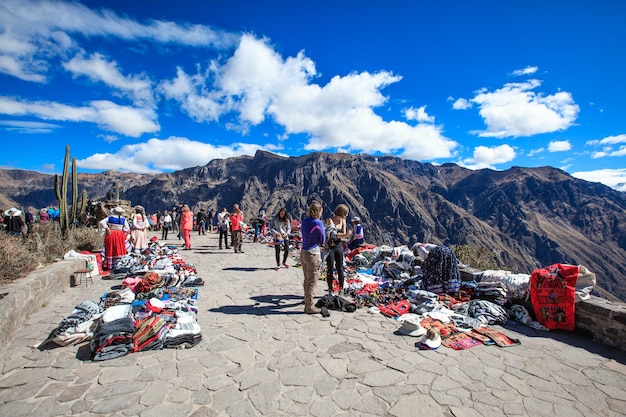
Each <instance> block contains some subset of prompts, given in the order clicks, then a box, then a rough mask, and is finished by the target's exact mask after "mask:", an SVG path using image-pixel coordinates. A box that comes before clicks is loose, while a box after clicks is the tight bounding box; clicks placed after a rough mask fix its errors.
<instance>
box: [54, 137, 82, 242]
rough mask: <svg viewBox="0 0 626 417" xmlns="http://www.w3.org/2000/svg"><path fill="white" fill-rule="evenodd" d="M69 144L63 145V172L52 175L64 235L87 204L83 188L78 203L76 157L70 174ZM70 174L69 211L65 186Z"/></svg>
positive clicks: (74, 223)
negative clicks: (70, 195)
mask: <svg viewBox="0 0 626 417" xmlns="http://www.w3.org/2000/svg"><path fill="white" fill-rule="evenodd" d="M69 165H70V146H69V145H66V146H65V161H64V163H63V174H62V175H61V176H60V177H59V176H58V175H55V176H54V191H55V193H56V197H57V201H58V202H59V226H60V227H61V232H62V233H63V235H66V234H67V232H68V230H69V229H71V228H73V227H74V226H75V225H76V220H78V218H79V217H80V215H81V214H82V213H83V212H84V211H85V207H86V206H87V191H85V190H83V193H82V195H81V202H80V205H79V204H78V172H77V170H76V158H73V159H72V172H71V174H70V168H69ZM70 175H71V176H72V201H71V203H72V205H71V212H70V211H69V209H70V208H69V207H68V204H67V188H68V185H67V184H68V181H69V177H70Z"/></svg>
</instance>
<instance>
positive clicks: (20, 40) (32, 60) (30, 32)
mask: <svg viewBox="0 0 626 417" xmlns="http://www.w3.org/2000/svg"><path fill="white" fill-rule="evenodd" d="M0 32H2V36H1V37H0V72H4V73H6V74H9V75H12V76H14V77H17V78H20V79H22V80H25V81H34V82H44V81H45V80H46V76H47V72H48V68H49V64H48V60H49V59H50V57H53V56H57V57H61V58H62V57H63V56H64V55H65V54H67V53H68V52H70V51H71V50H73V49H75V48H77V47H78V44H79V42H80V40H82V39H84V38H89V37H96V36H100V37H106V36H112V37H116V38H118V39H122V40H126V41H133V40H137V39H147V40H150V41H151V42H157V43H167V44H180V45H186V46H190V47H200V48H231V47H233V46H234V45H236V43H237V40H238V37H239V36H238V35H236V34H233V33H229V32H225V31H221V30H215V29H213V28H211V27H207V26H203V25H179V24H176V23H174V22H166V21H159V20H149V21H147V23H145V24H144V23H139V22H137V21H135V20H132V19H129V18H126V17H123V16H119V15H117V14H116V13H114V12H112V11H110V10H107V9H101V10H91V9H89V8H88V7H87V6H85V5H83V4H80V3H78V2H73V1H72V2H70V1H67V2H66V1H45V0H44V1H33V0H4V1H3V2H2V3H1V4H0ZM74 35H79V36H77V37H76V38H72V36H74Z"/></svg>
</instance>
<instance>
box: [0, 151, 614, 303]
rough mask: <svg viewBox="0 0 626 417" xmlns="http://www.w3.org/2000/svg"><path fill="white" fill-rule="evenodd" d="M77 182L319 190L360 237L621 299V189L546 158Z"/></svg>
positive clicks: (212, 168) (256, 192)
mask: <svg viewBox="0 0 626 417" xmlns="http://www.w3.org/2000/svg"><path fill="white" fill-rule="evenodd" d="M11 172H14V171H0V173H1V175H4V176H5V178H2V179H3V181H2V183H3V186H2V187H0V193H3V194H6V195H7V196H8V197H10V198H12V199H14V200H15V201H17V202H19V203H20V204H23V205H24V206H28V205H34V206H42V205H46V204H53V203H54V194H53V192H52V190H51V188H52V184H53V179H51V178H47V177H50V176H47V177H46V176H43V174H37V173H27V174H20V175H15V174H14V175H13V176H11V175H9V174H8V173H11ZM7 175H8V177H7ZM9 177H10V178H9ZM5 179H6V180H5ZM7 180H12V182H13V188H11V187H8V186H7ZM79 180H80V182H81V184H80V186H81V187H84V188H85V189H87V191H88V192H89V194H90V197H92V198H94V199H98V198H103V197H104V195H105V194H106V192H107V191H108V190H109V189H110V188H111V187H112V184H114V183H116V182H117V183H118V184H121V185H122V186H123V190H124V191H122V192H121V193H120V197H121V198H124V199H127V200H130V201H132V203H133V204H142V205H143V206H144V207H146V209H147V210H148V211H149V212H155V211H157V210H163V209H169V208H171V207H172V206H173V205H174V204H176V203H179V202H180V203H186V204H189V205H190V206H191V207H196V208H199V207H205V208H221V207H227V208H228V209H229V210H230V209H231V208H232V205H233V204H234V203H239V204H240V205H241V207H242V208H243V210H244V213H245V215H246V219H251V218H252V217H254V215H255V214H256V213H257V212H258V210H259V209H261V208H263V209H265V210H266V211H267V213H269V214H273V213H275V212H276V211H277V210H278V208H279V207H281V206H285V207H286V208H287V209H288V211H289V212H290V213H291V214H292V215H293V216H294V217H295V218H300V217H302V215H303V214H304V212H305V210H306V207H307V206H308V204H309V203H310V202H311V201H312V200H318V201H320V202H321V203H322V204H323V206H324V217H328V216H330V214H331V211H332V209H334V207H335V206H336V205H337V204H340V203H345V204H347V205H348V206H349V207H350V216H353V215H358V216H359V217H361V219H362V220H363V224H364V227H365V231H366V239H367V240H368V241H369V242H372V243H376V244H383V243H386V244H390V245H397V244H408V245H412V244H413V243H415V242H432V243H438V244H444V245H451V244H468V245H473V246H476V247H480V248H486V249H488V250H490V251H491V252H492V253H493V256H494V259H495V260H497V262H498V263H499V265H501V267H502V268H505V269H512V270H514V271H519V272H525V273H530V272H531V271H532V270H533V269H534V268H537V267H540V266H545V265H549V264H552V263H556V262H562V263H572V264H583V265H585V266H587V267H588V268H589V269H590V270H591V271H593V272H595V273H596V274H597V276H598V283H599V285H598V293H599V294H600V295H605V296H609V293H610V294H613V295H615V296H617V297H619V298H620V299H622V300H624V301H626V285H624V284H626V278H625V277H624V275H623V273H622V272H621V267H622V266H623V265H626V195H625V194H624V193H621V192H618V191H615V190H613V189H611V188H609V187H606V186H604V185H601V184H597V183H590V182H587V181H583V180H579V179H576V178H573V177H571V176H570V175H568V174H567V173H565V172H563V171H561V170H558V169H555V168H550V167H542V168H519V167H515V168H511V169H509V170H506V171H493V170H479V171H472V170H468V169H464V168H462V167H459V166H457V165H454V164H445V165H442V166H435V165H432V164H423V163H420V162H415V161H409V160H403V159H399V158H395V157H372V156H368V155H348V154H327V153H312V154H308V155H305V156H301V157H290V158H287V157H281V156H278V155H274V154H271V153H267V152H257V154H256V155H255V156H254V157H247V156H246V157H238V158H231V159H225V160H224V159H216V160H213V161H210V162H209V163H208V164H207V165H205V166H200V167H194V168H188V169H185V170H181V171H177V172H173V173H168V174H160V175H140V174H122V173H111V172H107V173H103V174H81V175H80V177H79ZM46 198H48V200H47V202H45V199H46Z"/></svg>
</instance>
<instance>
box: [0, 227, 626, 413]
mask: <svg viewBox="0 0 626 417" xmlns="http://www.w3.org/2000/svg"><path fill="white" fill-rule="evenodd" d="M167 242H168V243H173V244H179V243H181V242H179V241H178V240H176V239H174V240H168V241H167ZM192 245H193V249H192V250H191V251H183V252H181V253H182V255H183V256H184V258H185V259H186V260H187V261H188V262H190V263H193V264H195V265H196V267H197V269H198V275H199V276H200V277H201V278H202V279H204V280H205V282H206V284H205V286H204V287H200V295H199V298H198V303H199V307H200V313H199V317H198V321H199V323H200V325H201V326H202V335H203V340H202V342H201V343H200V344H199V345H197V346H195V347H193V348H191V349H187V350H172V349H168V350H161V351H148V352H140V353H136V354H130V355H127V356H124V357H122V358H118V359H113V360H110V361H104V362H91V361H89V348H88V344H87V345H81V346H68V347H60V348H56V349H51V350H45V351H39V350H37V349H35V348H33V346H34V345H36V344H37V343H39V342H41V341H42V340H44V339H45V338H46V337H47V335H48V334H49V333H50V331H51V330H53V329H54V328H56V326H57V325H58V324H59V322H60V321H61V319H63V318H64V317H66V316H67V315H69V314H70V313H71V311H72V309H73V307H74V306H75V305H77V304H79V303H80V302H82V301H85V300H94V301H97V300H98V299H99V297H100V296H101V295H102V294H103V293H104V292H106V291H107V290H109V289H110V288H111V286H113V285H119V282H118V281H108V280H102V279H101V278H100V277H96V278H95V279H94V285H92V286H89V287H87V288H85V287H75V288H70V289H69V290H68V291H66V292H64V293H63V294H62V295H60V296H58V297H56V298H55V300H54V302H52V303H50V304H49V305H47V306H46V307H45V308H43V309H42V310H41V311H40V312H38V313H37V314H34V315H33V316H32V317H30V318H28V319H27V320H26V326H25V327H24V328H23V329H22V330H21V331H19V332H18V333H17V334H15V335H14V337H13V338H12V340H11V341H10V342H9V343H8V344H7V348H6V349H4V351H2V352H0V371H1V376H0V416H2V417H4V416H10V417H18V416H27V415H28V416H65V415H76V416H120V417H121V416H140V417H151V416H158V417H162V416H168V417H176V416H354V415H358V416H417V415H424V416H428V417H436V416H457V417H461V416H468V417H469V416H495V415H506V416H524V415H532V416H564V417H573V416H598V417H599V416H603V417H604V416H625V415H626V352H623V351H619V350H615V349H613V348H609V347H606V346H603V345H600V344H597V343H594V342H592V341H590V340H587V339H584V338H582V337H581V336H578V335H576V334H568V333H563V332H536V331H534V330H532V329H530V328H527V327H524V326H513V327H507V328H506V329H505V328H501V327H498V326H494V327H495V328H496V329H499V330H501V331H504V332H505V333H507V334H508V335H510V336H512V337H516V338H519V339H521V341H522V344H521V346H515V347H509V348H498V347H496V346H477V347H474V348H471V349H469V350H465V351H455V350H452V349H449V348H446V347H443V346H442V347H441V348H439V349H438V350H436V351H419V350H418V349H416V348H415V346H414V345H415V342H416V338H411V337H409V336H402V335H400V334H398V333H397V329H398V328H399V326H398V325H397V323H396V322H395V321H394V320H392V319H388V318H385V317H384V316H382V315H379V314H378V315H373V314H370V313H368V312H367V311H366V310H365V309H359V310H357V311H356V312H355V313H341V312H337V311H331V316H330V317H329V318H323V317H321V316H319V315H315V316H311V315H306V314H304V313H303V312H302V310H303V305H302V280H303V276H302V271H301V270H300V269H299V268H295V267H292V268H289V269H282V270H280V271H275V270H274V269H273V267H274V250H273V249H271V248H268V247H267V246H265V245H262V244H258V243H251V242H245V243H244V247H243V250H244V251H245V253H243V254H235V253H233V252H232V250H229V251H226V250H218V248H217V235H215V234H209V235H206V236H198V235H197V234H194V235H193V236H192ZM290 262H291V264H292V265H293V264H294V260H293V259H292V260H290ZM324 288H325V285H324V283H323V282H319V285H318V288H317V293H318V295H320V296H321V295H323V290H324Z"/></svg>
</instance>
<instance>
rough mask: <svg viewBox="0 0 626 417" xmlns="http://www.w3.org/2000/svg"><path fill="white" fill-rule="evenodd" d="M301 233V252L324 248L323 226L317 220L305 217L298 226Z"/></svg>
mask: <svg viewBox="0 0 626 417" xmlns="http://www.w3.org/2000/svg"><path fill="white" fill-rule="evenodd" d="M300 232H301V233H302V250H311V249H315V248H317V247H321V246H324V240H325V239H326V236H325V235H324V225H323V224H322V221H321V220H319V219H314V218H312V217H305V218H304V219H302V223H301V225H300Z"/></svg>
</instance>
